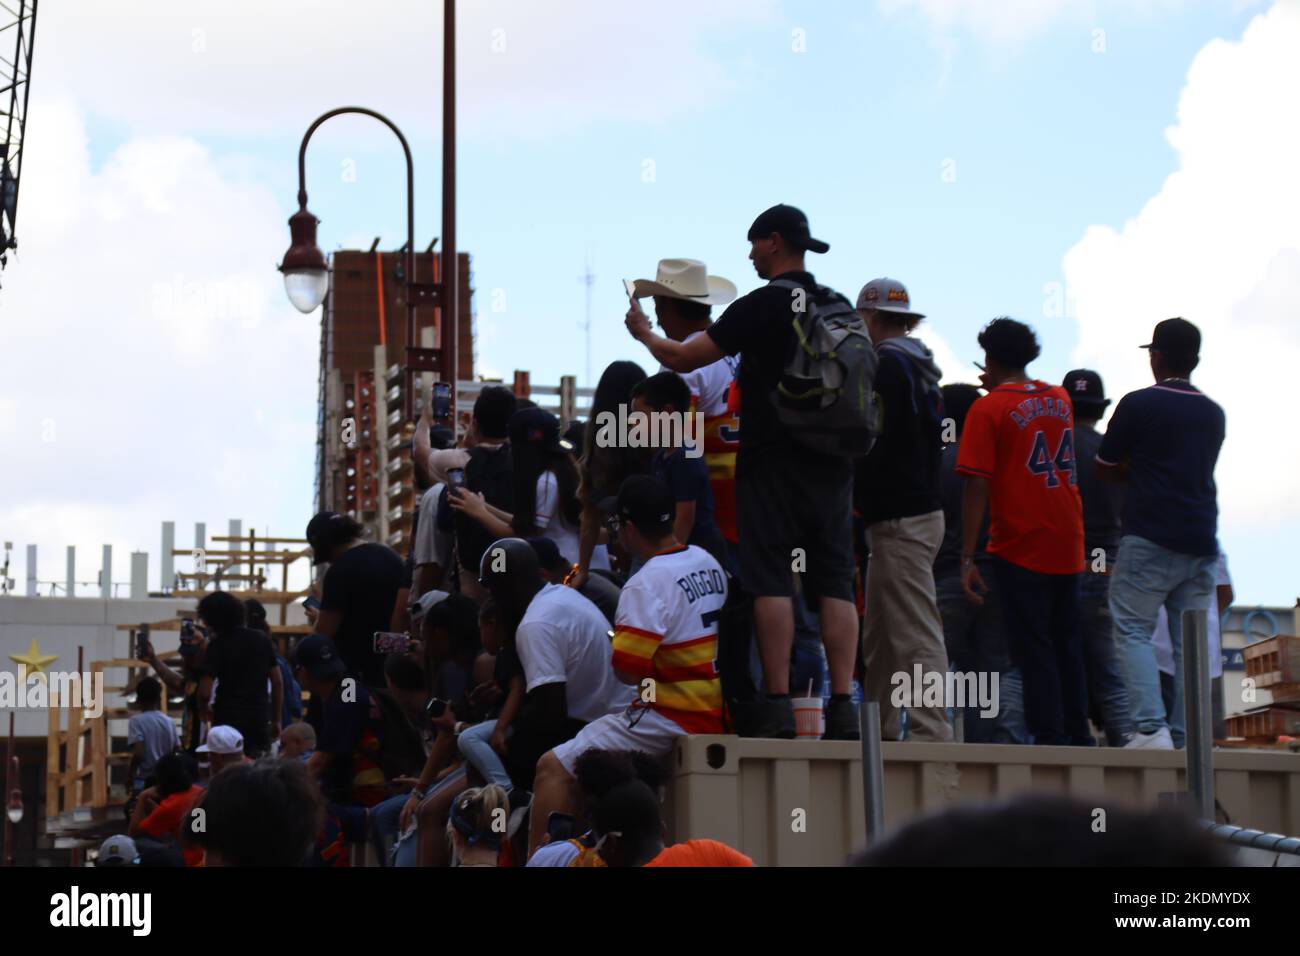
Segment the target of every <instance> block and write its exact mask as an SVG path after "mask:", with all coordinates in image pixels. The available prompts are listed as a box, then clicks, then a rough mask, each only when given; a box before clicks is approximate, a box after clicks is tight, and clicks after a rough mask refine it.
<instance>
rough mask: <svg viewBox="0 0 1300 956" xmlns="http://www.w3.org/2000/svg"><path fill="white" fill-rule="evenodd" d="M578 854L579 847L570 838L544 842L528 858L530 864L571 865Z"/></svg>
mask: <svg viewBox="0 0 1300 956" xmlns="http://www.w3.org/2000/svg"><path fill="white" fill-rule="evenodd" d="M577 856H578V848H577V847H576V846H574V845H573V844H572V843H571V842H570V841H568V840H560V841H559V842H558V843H543V844H542V845H541V846H539V847H538V848H537V850H536V851H535V852H534V853H533V855H532V856H530V857H529V858H528V866H569V865H570V864H571V863H573V861H574V860H575V859H576V858H577Z"/></svg>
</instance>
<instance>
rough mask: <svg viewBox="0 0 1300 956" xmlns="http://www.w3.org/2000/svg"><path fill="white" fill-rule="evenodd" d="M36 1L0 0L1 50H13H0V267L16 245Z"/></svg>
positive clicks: (3, 265)
mask: <svg viewBox="0 0 1300 956" xmlns="http://www.w3.org/2000/svg"><path fill="white" fill-rule="evenodd" d="M36 2H37V0H0V51H6V50H8V49H12V50H13V58H12V59H10V58H8V57H6V56H5V54H4V53H3V52H0V104H3V102H4V98H5V97H6V96H7V97H8V99H9V109H8V111H7V112H5V113H4V114H3V115H0V123H3V127H4V139H3V141H0V269H3V268H4V267H5V266H6V265H8V262H9V250H10V249H17V248H18V241H17V239H15V238H14V236H15V229H16V228H17V222H18V185H19V182H20V180H21V178H22V171H23V142H24V139H23V134H24V133H25V132H26V130H27V100H28V96H29V95H30V93H31V77H32V47H33V45H34V44H35V42H36ZM15 8H16V9H15ZM10 41H12V43H13V46H12V47H10V46H9V43H10Z"/></svg>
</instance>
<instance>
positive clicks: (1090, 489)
mask: <svg viewBox="0 0 1300 956" xmlns="http://www.w3.org/2000/svg"><path fill="white" fill-rule="evenodd" d="M1061 387H1062V388H1064V389H1065V390H1066V391H1067V392H1068V393H1069V394H1070V403H1071V405H1073V406H1074V457H1075V467H1076V469H1077V471H1078V475H1079V496H1080V497H1081V498H1082V499H1083V556H1084V559H1085V562H1086V567H1085V568H1084V574H1083V589H1082V594H1081V599H1080V604H1079V615H1080V620H1079V632H1080V636H1081V637H1082V638H1083V663H1084V667H1085V668H1086V669H1087V673H1088V703H1089V704H1090V706H1091V708H1092V711H1093V714H1092V719H1093V723H1095V724H1096V725H1097V726H1098V727H1102V728H1103V729H1104V730H1105V731H1106V743H1107V744H1109V745H1110V746H1111V747H1123V746H1124V745H1125V744H1126V743H1128V742H1129V739H1130V738H1131V737H1132V736H1133V714H1132V711H1131V710H1130V708H1129V700H1128V688H1127V686H1126V685H1125V683H1124V673H1123V671H1121V670H1120V666H1119V657H1118V655H1117V654H1116V652H1115V627H1114V621H1113V619H1112V618H1111V616H1110V573H1111V568H1112V567H1113V565H1114V563H1115V555H1116V552H1117V550H1118V548H1119V532H1120V511H1121V509H1122V508H1123V507H1124V488H1123V486H1122V485H1119V484H1116V483H1115V482H1113V481H1102V480H1101V478H1099V477H1098V475H1097V462H1096V460H1095V459H1096V457H1097V450H1098V449H1099V448H1101V433H1100V432H1098V431H1097V423H1098V422H1099V421H1101V416H1102V415H1104V414H1105V412H1106V406H1107V405H1109V404H1110V399H1108V398H1107V397H1106V390H1105V387H1104V386H1103V385H1102V382H1101V376H1100V375H1098V374H1097V373H1096V372H1094V371H1092V370H1091V369H1086V368H1076V369H1074V370H1072V371H1069V372H1066V373H1065V380H1064V381H1063V382H1061Z"/></svg>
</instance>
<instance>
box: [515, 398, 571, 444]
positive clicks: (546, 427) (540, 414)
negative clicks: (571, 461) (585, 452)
mask: <svg viewBox="0 0 1300 956" xmlns="http://www.w3.org/2000/svg"><path fill="white" fill-rule="evenodd" d="M509 435H510V442H511V444H514V445H536V446H537V447H538V448H541V449H543V450H545V451H572V450H573V446H572V445H570V444H569V443H568V442H567V441H565V440H564V439H562V438H561V437H560V420H559V419H558V418H556V417H555V416H554V415H552V414H551V413H550V412H548V411H547V410H546V409H544V408H538V407H537V406H535V405H534V406H533V407H531V408H521V409H519V411H517V412H515V413H514V414H513V415H511V416H510V428H509Z"/></svg>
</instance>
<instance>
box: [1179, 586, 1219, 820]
mask: <svg viewBox="0 0 1300 956" xmlns="http://www.w3.org/2000/svg"><path fill="white" fill-rule="evenodd" d="M1182 624H1183V635H1182V638H1183V701H1184V716H1185V718H1186V719H1185V721H1184V724H1185V727H1186V736H1187V789H1188V791H1189V792H1190V793H1191V795H1192V799H1193V801H1194V802H1195V803H1196V809H1197V811H1198V812H1199V813H1200V815H1201V816H1202V817H1203V818H1204V819H1206V820H1209V821H1211V822H1213V820H1214V755H1213V752H1212V749H1211V748H1212V746H1213V743H1214V740H1213V737H1212V729H1211V727H1210V651H1209V625H1208V620H1207V612H1206V611H1205V609H1204V608H1202V609H1201V610H1189V611H1184V612H1183V621H1182Z"/></svg>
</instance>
